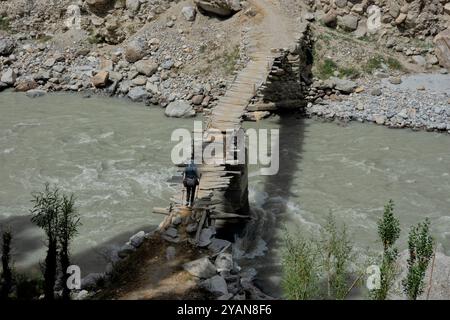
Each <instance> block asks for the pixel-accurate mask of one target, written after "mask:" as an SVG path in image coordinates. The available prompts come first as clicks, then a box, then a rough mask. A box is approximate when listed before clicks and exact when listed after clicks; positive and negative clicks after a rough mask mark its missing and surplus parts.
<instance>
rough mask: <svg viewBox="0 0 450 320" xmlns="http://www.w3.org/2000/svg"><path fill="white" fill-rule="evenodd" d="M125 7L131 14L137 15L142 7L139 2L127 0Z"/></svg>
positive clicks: (137, 0)
mask: <svg viewBox="0 0 450 320" xmlns="http://www.w3.org/2000/svg"><path fill="white" fill-rule="evenodd" d="M125 7H126V8H127V9H128V10H130V11H131V12H133V13H136V12H138V11H139V8H140V7H141V2H140V1H139V0H126V2H125Z"/></svg>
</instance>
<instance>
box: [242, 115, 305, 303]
mask: <svg viewBox="0 0 450 320" xmlns="http://www.w3.org/2000/svg"><path fill="white" fill-rule="evenodd" d="M277 125H278V127H279V134H280V145H279V147H280V149H279V150H280V168H279V171H278V173H277V174H276V175H273V176H267V177H265V182H264V189H263V193H265V194H267V199H266V200H265V201H264V203H263V205H262V206H261V207H260V208H257V207H256V208H255V206H253V208H252V216H253V217H254V220H252V222H250V223H249V224H248V225H247V227H246V228H245V231H244V233H245V236H244V237H245V239H246V241H247V242H249V243H252V244H253V245H257V243H258V241H259V240H260V239H261V238H262V239H263V240H264V242H266V245H267V252H266V253H265V255H264V256H262V257H256V258H255V259H251V260H248V264H249V266H253V267H255V266H256V269H257V271H258V279H257V280H256V284H257V285H258V286H259V287H260V288H263V290H264V292H266V293H267V294H269V295H272V296H274V297H281V295H282V292H281V286H280V284H281V283H280V280H281V272H282V271H281V257H280V253H279V249H280V248H281V247H283V241H284V239H283V236H282V235H281V236H280V235H279V232H277V231H278V230H280V229H283V228H284V225H285V223H286V222H287V221H286V219H287V209H288V208H287V206H288V201H289V199H291V198H294V197H297V196H298V195H296V194H295V193H294V192H292V190H295V189H296V187H295V182H294V178H295V176H296V174H297V173H298V170H299V168H298V165H299V163H300V161H301V159H302V147H303V140H304V135H305V132H306V124H305V121H304V118H303V117H301V116H297V117H296V116H295V115H293V114H286V113H282V114H280V118H279V121H278V123H277ZM250 184H251V182H250Z"/></svg>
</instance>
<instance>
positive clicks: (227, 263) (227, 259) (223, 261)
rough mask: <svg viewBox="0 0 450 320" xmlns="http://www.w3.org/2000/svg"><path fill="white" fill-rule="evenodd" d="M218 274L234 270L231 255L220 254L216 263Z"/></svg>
mask: <svg viewBox="0 0 450 320" xmlns="http://www.w3.org/2000/svg"><path fill="white" fill-rule="evenodd" d="M215 265H216V269H217V272H223V271H225V272H226V271H231V270H233V257H232V255H231V253H225V252H223V253H220V254H219V255H218V256H217V258H216V261H215Z"/></svg>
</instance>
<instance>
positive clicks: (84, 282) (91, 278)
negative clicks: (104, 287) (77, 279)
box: [81, 273, 105, 289]
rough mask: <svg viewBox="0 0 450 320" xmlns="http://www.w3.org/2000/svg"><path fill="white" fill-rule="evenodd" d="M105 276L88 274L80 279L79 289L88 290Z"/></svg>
mask: <svg viewBox="0 0 450 320" xmlns="http://www.w3.org/2000/svg"><path fill="white" fill-rule="evenodd" d="M104 276H105V275H104V274H103V273H89V274H88V275H87V276H86V277H84V278H83V279H81V289H89V288H93V287H95V286H96V284H97V282H98V281H99V280H100V279H102V278H103V277H104Z"/></svg>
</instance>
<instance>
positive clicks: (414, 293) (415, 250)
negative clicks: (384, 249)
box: [402, 218, 433, 300]
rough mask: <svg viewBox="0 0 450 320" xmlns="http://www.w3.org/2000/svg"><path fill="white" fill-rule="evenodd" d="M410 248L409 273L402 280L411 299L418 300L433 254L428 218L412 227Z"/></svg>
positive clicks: (409, 241) (404, 289) (409, 239)
mask: <svg viewBox="0 0 450 320" xmlns="http://www.w3.org/2000/svg"><path fill="white" fill-rule="evenodd" d="M408 249H409V258H408V274H407V276H406V278H405V279H404V280H403V281H402V284H403V291H404V292H405V294H406V295H407V296H408V298H409V299H410V300H416V299H417V297H418V296H420V295H421V294H422V293H423V289H424V278H425V273H426V271H427V268H428V264H429V263H430V260H431V258H432V256H433V237H432V236H431V235H430V220H429V219H428V218H426V219H425V222H423V223H419V224H418V225H417V226H415V227H412V228H411V231H410V232H409V238H408Z"/></svg>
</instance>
